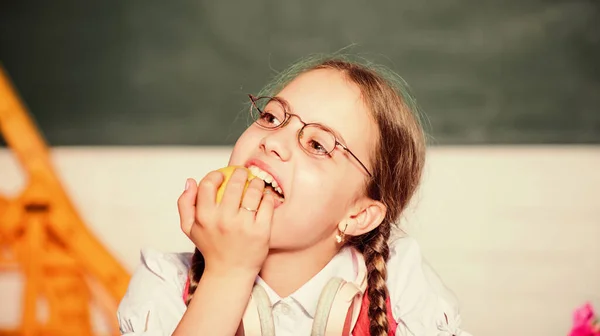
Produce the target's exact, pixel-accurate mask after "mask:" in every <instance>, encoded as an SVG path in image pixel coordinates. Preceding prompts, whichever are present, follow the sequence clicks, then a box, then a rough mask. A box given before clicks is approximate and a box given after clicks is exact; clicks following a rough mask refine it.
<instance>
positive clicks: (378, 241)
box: [357, 222, 390, 336]
mask: <svg viewBox="0 0 600 336" xmlns="http://www.w3.org/2000/svg"><path fill="white" fill-rule="evenodd" d="M363 236H364V237H361V238H362V239H360V241H361V242H360V243H358V244H357V245H358V246H357V247H358V248H359V250H362V251H361V252H362V253H363V255H364V257H365V264H366V266H367V295H368V297H369V320H370V321H371V325H370V328H369V334H370V336H384V335H388V331H389V330H388V329H389V323H388V315H387V306H386V300H387V297H388V291H387V286H386V279H387V270H386V262H387V259H388V257H389V254H390V250H389V246H388V243H387V241H388V238H389V237H390V225H389V223H387V222H383V223H381V225H380V226H379V227H377V228H376V229H375V230H373V231H371V232H369V233H367V234H365V235H363ZM357 238H358V237H357Z"/></svg>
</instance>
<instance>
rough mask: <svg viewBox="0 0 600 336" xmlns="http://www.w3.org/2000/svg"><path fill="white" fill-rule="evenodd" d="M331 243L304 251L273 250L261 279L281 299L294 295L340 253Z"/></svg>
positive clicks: (263, 269) (265, 263) (262, 271)
mask: <svg viewBox="0 0 600 336" xmlns="http://www.w3.org/2000/svg"><path fill="white" fill-rule="evenodd" d="M327 243H329V242H320V243H319V244H317V245H314V246H311V247H309V248H307V249H302V250H271V251H270V252H269V256H268V257H267V259H266V260H265V262H264V263H263V266H262V269H261V271H260V277H261V278H262V279H263V280H264V281H265V282H266V283H267V284H268V285H269V287H271V288H272V289H273V290H274V291H275V293H277V295H279V296H280V297H287V296H289V295H290V294H292V293H294V292H295V291H296V290H298V289H299V288H300V287H302V286H303V285H304V284H305V283H307V282H308V281H309V280H310V279H311V278H312V277H314V276H315V275H316V274H317V273H319V271H321V270H322V269H323V267H325V265H327V263H329V262H330V261H331V259H333V257H334V256H335V255H336V253H337V252H338V249H337V248H335V247H334V248H332V246H331V244H327Z"/></svg>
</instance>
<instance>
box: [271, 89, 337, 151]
mask: <svg viewBox="0 0 600 336" xmlns="http://www.w3.org/2000/svg"><path fill="white" fill-rule="evenodd" d="M273 98H275V99H277V100H279V101H280V102H281V103H283V105H284V107H285V109H286V111H288V113H291V114H293V115H295V116H297V117H298V118H300V116H299V115H298V114H296V113H294V110H293V109H292V105H291V104H290V103H289V102H288V101H287V100H286V99H285V98H283V97H280V96H275V97H273ZM300 121H302V122H303V123H306V124H313V125H314V124H317V125H321V126H323V127H325V128H326V129H328V130H330V131H331V132H332V133H333V135H335V138H336V140H337V141H339V142H341V143H342V144H343V145H344V146H347V143H348V142H346V140H345V139H344V137H343V136H342V135H341V134H340V132H338V131H337V130H336V129H334V128H332V127H329V126H327V125H325V124H322V123H317V122H308V123H307V122H306V121H304V120H302V119H301V118H300Z"/></svg>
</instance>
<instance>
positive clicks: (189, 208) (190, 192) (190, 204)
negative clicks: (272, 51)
mask: <svg viewBox="0 0 600 336" xmlns="http://www.w3.org/2000/svg"><path fill="white" fill-rule="evenodd" d="M197 194H198V184H197V183H196V180H194V179H192V178H189V179H187V180H186V181H185V189H184V191H183V193H182V194H181V196H179V199H178V200H177V209H178V210H179V222H180V225H181V230H182V231H183V232H184V233H185V234H186V235H187V236H189V235H190V232H191V230H192V225H193V224H194V221H195V219H196V218H195V215H196V195H197Z"/></svg>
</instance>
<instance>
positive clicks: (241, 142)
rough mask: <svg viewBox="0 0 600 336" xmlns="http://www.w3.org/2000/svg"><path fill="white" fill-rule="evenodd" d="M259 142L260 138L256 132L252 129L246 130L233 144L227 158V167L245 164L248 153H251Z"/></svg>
mask: <svg viewBox="0 0 600 336" xmlns="http://www.w3.org/2000/svg"><path fill="white" fill-rule="evenodd" d="M260 141H261V137H260V134H258V132H256V131H255V130H253V129H252V128H249V129H247V130H246V131H245V132H244V133H242V135H241V136H240V137H239V138H238V139H237V141H236V142H235V145H234V146H233V150H232V151H231V155H230V157H229V165H239V164H242V163H243V162H245V161H246V159H247V157H248V155H249V153H253V152H254V151H255V149H256V148H258V147H259V145H260Z"/></svg>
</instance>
